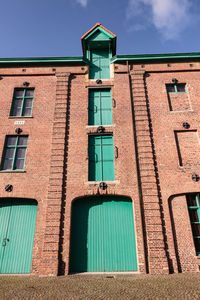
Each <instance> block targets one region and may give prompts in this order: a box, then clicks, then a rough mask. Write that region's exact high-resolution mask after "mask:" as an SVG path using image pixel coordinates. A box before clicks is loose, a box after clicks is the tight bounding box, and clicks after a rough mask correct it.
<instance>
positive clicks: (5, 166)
mask: <svg viewBox="0 0 200 300" xmlns="http://www.w3.org/2000/svg"><path fill="white" fill-rule="evenodd" d="M12 162H13V160H12V159H4V162H3V167H2V170H11V169H12Z"/></svg>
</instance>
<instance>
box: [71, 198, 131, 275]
mask: <svg viewBox="0 0 200 300" xmlns="http://www.w3.org/2000/svg"><path fill="white" fill-rule="evenodd" d="M136 270H137V257H136V245H135V231H134V221H133V207H132V202H131V200H130V199H129V198H127V197H118V196H105V197H104V196H101V197H100V196H99V197H88V198H82V199H77V200H76V201H74V203H73V206H72V224H71V249H70V272H71V273H74V272H106V271H107V272H113V271H136Z"/></svg>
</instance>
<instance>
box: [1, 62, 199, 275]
mask: <svg viewBox="0 0 200 300" xmlns="http://www.w3.org/2000/svg"><path fill="white" fill-rule="evenodd" d="M198 68H199V65H198V63H195V62H194V63H193V66H192V67H191V65H190V64H189V63H187V62H186V63H171V65H170V66H169V65H168V64H166V63H165V64H148V65H130V70H131V72H132V73H131V75H129V74H128V73H127V66H124V65H115V77H114V79H113V80H109V81H106V80H105V81H104V80H103V84H102V86H105V87H107V86H110V87H111V91H112V98H113V99H115V101H116V107H113V125H112V126H106V132H109V133H112V134H113V139H114V146H117V147H118V152H119V157H118V158H116V157H115V161H114V164H115V181H114V182H112V183H108V189H107V191H106V193H108V194H110V195H113V194H115V195H125V196H128V197H130V198H131V199H132V201H133V209H134V219H135V231H136V244H137V257H138V266H139V271H141V272H145V271H146V270H148V271H149V272H150V273H168V272H169V270H171V271H174V272H177V271H178V269H179V270H180V266H181V270H182V271H183V272H187V271H190V272H191V271H192V272H193V271H197V270H198V265H199V263H198V259H197V258H196V256H195V251H194V245H193V244H192V243H193V241H192V235H191V229H190V227H189V225H190V224H189V219H188V211H187V206H186V202H185V198H184V197H183V196H181V197H175V198H174V197H173V196H174V195H177V194H185V193H190V192H199V191H200V183H199V182H194V181H192V179H191V176H192V174H193V173H197V174H199V162H198V157H199V119H200V115H199V114H200V111H199V103H198V102H199V101H198V99H199V94H200V85H199V81H200V73H199V72H198ZM54 69H56V70H54ZM86 71H87V67H82V66H66V67H58V66H55V68H53V69H52V68H50V67H41V68H39V67H32V68H31V67H25V71H24V70H23V69H22V68H5V69H3V68H2V69H1V75H2V78H3V79H2V80H0V90H1V93H0V107H1V110H0V124H1V128H0V133H1V135H0V153H2V151H3V146H4V140H5V136H6V135H7V134H15V128H16V127H21V128H22V129H23V134H28V135H29V141H28V150H27V158H26V167H25V172H0V186H1V189H0V197H2V198H6V197H21V198H33V199H36V200H37V201H38V213H37V221H36V233H35V241H34V248H33V261H32V274H40V275H57V274H58V269H59V268H60V270H61V271H60V272H61V273H62V274H67V273H68V267H69V249H70V221H71V205H72V201H73V200H74V199H75V198H77V197H84V196H87V195H95V194H97V193H99V192H100V193H104V192H102V191H99V188H98V184H96V183H92V182H88V159H87V148H88V134H89V133H94V132H96V127H95V126H90V127H89V126H88V109H87V108H88V89H89V87H92V86H93V87H94V86H96V87H97V88H99V85H97V84H96V82H95V81H89V80H88V79H87V76H86V74H85V73H86ZM174 77H175V78H177V79H178V81H179V82H180V83H186V84H187V89H188V95H187V99H186V98H185V96H186V95H184V98H183V99H182V100H181V99H176V101H177V102H176V103H177V105H178V106H177V107H178V108H177V109H175V110H173V111H170V108H169V102H168V97H167V93H166V86H165V85H166V84H167V83H170V82H171V79H172V78H174ZM24 81H28V82H30V87H34V88H35V96H34V104H33V118H10V117H9V112H10V107H11V103H12V97H13V90H14V88H15V87H23V82H24ZM186 100H188V103H189V105H190V106H189V108H190V109H188V106H187V105H186V104H185V103H186ZM181 101H183V103H181ZM113 103H114V102H113ZM179 104H180V108H181V109H182V107H184V110H182V111H180V110H179ZM15 120H24V121H25V124H24V125H17V126H16V125H14V121H15ZM183 122H188V123H189V124H190V129H189V131H187V130H186V129H183V127H182V123H183ZM175 131H176V132H178V133H180V134H179V135H178V143H179V147H180V153H181V155H182V157H183V158H184V159H183V162H184V163H183V165H182V166H180V164H179V157H178V153H177V141H176V140H175V134H174V132H175ZM190 133H191V134H190ZM194 135H195V137H194ZM193 144H194V147H193ZM188 161H189V163H185V162H188ZM8 183H9V184H12V185H13V191H12V192H11V193H8V192H5V190H4V187H5V185H6V184H8ZM171 199H172V200H171ZM180 224H181V226H180ZM183 224H184V225H183ZM182 226H185V227H187V230H186V235H185V238H186V243H183V231H182ZM175 235H176V236H175ZM176 239H177V240H176ZM144 246H145V247H144ZM144 248H145V249H144Z"/></svg>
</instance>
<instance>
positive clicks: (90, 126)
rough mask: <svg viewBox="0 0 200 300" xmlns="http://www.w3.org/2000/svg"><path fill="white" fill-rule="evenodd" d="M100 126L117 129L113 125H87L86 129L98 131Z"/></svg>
mask: <svg viewBox="0 0 200 300" xmlns="http://www.w3.org/2000/svg"><path fill="white" fill-rule="evenodd" d="M99 126H103V127H105V128H109V127H115V124H111V125H86V129H92V128H95V129H97V128H98V127H99Z"/></svg>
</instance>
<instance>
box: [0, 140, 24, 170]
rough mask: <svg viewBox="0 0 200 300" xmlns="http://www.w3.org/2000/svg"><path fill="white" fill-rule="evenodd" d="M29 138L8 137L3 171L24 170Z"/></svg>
mask: <svg viewBox="0 0 200 300" xmlns="http://www.w3.org/2000/svg"><path fill="white" fill-rule="evenodd" d="M27 143H28V136H23V135H22V136H14V135H13V136H10V135H8V136H6V141H5V146H4V152H3V158H2V162H1V170H2V171H5V170H9V171H13V170H24V165H25V158H26V150H27Z"/></svg>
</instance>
